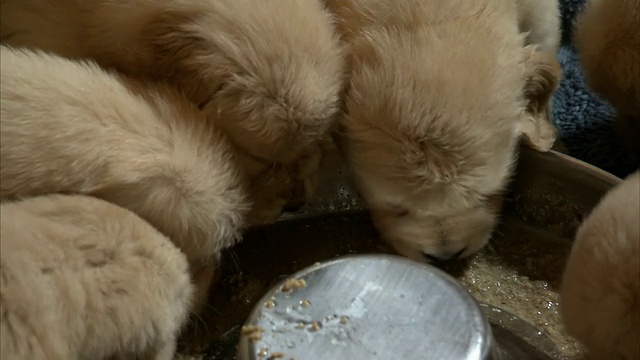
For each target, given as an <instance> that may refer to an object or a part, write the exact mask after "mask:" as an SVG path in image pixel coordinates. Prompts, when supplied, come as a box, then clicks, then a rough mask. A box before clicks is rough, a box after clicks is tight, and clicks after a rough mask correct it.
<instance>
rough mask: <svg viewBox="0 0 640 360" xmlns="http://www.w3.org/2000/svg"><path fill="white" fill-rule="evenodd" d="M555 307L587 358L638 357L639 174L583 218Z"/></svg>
mask: <svg viewBox="0 0 640 360" xmlns="http://www.w3.org/2000/svg"><path fill="white" fill-rule="evenodd" d="M560 299H561V302H560V305H561V307H560V309H561V313H562V318H563V320H564V323H565V326H566V329H567V331H568V333H569V334H571V335H573V336H575V337H576V338H577V339H578V340H580V341H581V342H583V343H584V345H586V347H587V348H588V350H590V356H592V358H593V359H611V360H617V359H624V360H637V359H639V358H640V172H635V173H634V174H632V175H630V176H629V177H628V178H627V179H626V180H625V181H624V182H623V183H622V184H620V185H618V186H617V187H616V188H614V189H613V190H611V191H610V192H609V193H608V194H607V195H606V196H605V197H604V198H603V199H602V200H601V202H600V204H598V206H596V208H595V209H594V210H593V212H592V213H591V214H590V215H589V216H588V217H587V218H586V219H585V220H584V222H583V224H582V226H581V227H580V229H579V230H578V233H577V235H576V239H575V243H574V245H573V249H572V251H571V255H570V256H569V260H568V262H567V267H566V270H565V273H564V279H563V284H562V288H561V291H560Z"/></svg>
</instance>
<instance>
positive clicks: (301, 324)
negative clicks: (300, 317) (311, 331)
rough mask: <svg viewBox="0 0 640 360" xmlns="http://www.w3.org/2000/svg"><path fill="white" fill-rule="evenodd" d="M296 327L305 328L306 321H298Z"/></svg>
mask: <svg viewBox="0 0 640 360" xmlns="http://www.w3.org/2000/svg"><path fill="white" fill-rule="evenodd" d="M296 329H304V323H302V322H299V323H296Z"/></svg>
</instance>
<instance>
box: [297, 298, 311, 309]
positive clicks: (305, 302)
mask: <svg viewBox="0 0 640 360" xmlns="http://www.w3.org/2000/svg"><path fill="white" fill-rule="evenodd" d="M309 305H311V302H310V301H309V300H306V299H305V300H302V301H300V306H301V307H303V308H308V307H309Z"/></svg>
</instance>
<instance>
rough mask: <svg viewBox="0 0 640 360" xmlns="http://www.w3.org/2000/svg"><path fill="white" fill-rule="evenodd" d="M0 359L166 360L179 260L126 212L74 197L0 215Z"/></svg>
mask: <svg viewBox="0 0 640 360" xmlns="http://www.w3.org/2000/svg"><path fill="white" fill-rule="evenodd" d="M0 212H1V215H2V216H0V224H1V226H0V234H1V235H2V236H0V244H2V252H1V253H0V276H1V279H2V280H1V281H2V282H1V283H0V295H1V296H0V307H1V308H2V311H1V312H0V313H1V315H0V329H1V331H0V345H1V346H0V354H2V358H3V359H15V360H22V359H24V360H32V359H54V360H63V359H86V360H89V359H91V360H94V359H107V358H110V357H112V356H120V357H123V358H132V357H133V356H141V357H142V358H146V359H159V360H160V359H166V360H170V359H172V358H173V355H174V352H175V347H176V339H177V335H178V333H179V331H180V329H181V328H182V326H183V325H184V324H185V321H186V319H187V314H188V311H187V309H188V308H189V304H190V302H191V296H192V293H193V288H192V285H191V283H190V282H189V272H188V263H187V260H186V258H185V256H184V254H182V253H181V252H180V250H178V249H177V248H176V247H175V246H174V245H173V244H172V243H171V242H170V241H169V239H167V238H166V237H165V236H163V235H162V234H161V233H160V232H158V231H157V230H156V229H154V228H153V227H152V226H151V225H149V224H148V223H147V222H145V221H144V220H142V219H141V218H139V217H138V216H137V215H135V214H133V213H132V212H130V211H128V210H126V209H123V208H120V207H118V206H116V205H113V204H110V203H108V202H106V201H103V200H100V199H97V198H92V197H87V196H79V195H49V196H41V197H35V198H29V199H25V200H21V201H18V202H4V203H2V205H0Z"/></svg>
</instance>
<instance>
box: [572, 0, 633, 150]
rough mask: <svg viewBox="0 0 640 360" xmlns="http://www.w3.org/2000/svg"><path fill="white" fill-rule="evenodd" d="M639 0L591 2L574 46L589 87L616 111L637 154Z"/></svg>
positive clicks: (597, 0)
mask: <svg viewBox="0 0 640 360" xmlns="http://www.w3.org/2000/svg"><path fill="white" fill-rule="evenodd" d="M638 29H640V1H639V0H590V1H588V3H587V6H586V7H585V9H584V11H583V13H582V14H581V15H580V17H579V18H578V20H577V23H576V29H575V43H576V47H577V48H578V52H579V53H580V63H581V64H582V67H583V69H584V72H585V78H586V80H587V83H588V84H589V86H590V87H591V88H592V89H593V90H594V91H596V92H597V93H598V94H600V95H601V96H602V97H603V98H604V99H606V100H607V101H608V102H609V103H610V104H611V105H613V107H614V108H615V109H616V111H617V112H618V117H617V124H618V126H619V127H620V130H621V134H622V135H623V136H624V137H625V139H626V140H627V143H628V144H629V145H630V147H631V149H633V150H635V151H637V152H640V30H638Z"/></svg>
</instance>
